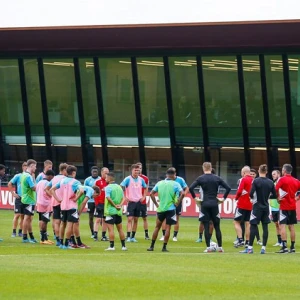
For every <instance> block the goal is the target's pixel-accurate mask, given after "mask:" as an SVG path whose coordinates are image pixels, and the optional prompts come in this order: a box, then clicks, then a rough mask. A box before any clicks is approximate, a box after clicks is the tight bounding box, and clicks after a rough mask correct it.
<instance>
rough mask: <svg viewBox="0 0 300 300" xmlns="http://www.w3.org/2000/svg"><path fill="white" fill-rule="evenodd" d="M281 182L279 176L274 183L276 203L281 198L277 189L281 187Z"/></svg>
mask: <svg viewBox="0 0 300 300" xmlns="http://www.w3.org/2000/svg"><path fill="white" fill-rule="evenodd" d="M282 183H283V181H282V180H281V178H279V179H278V180H277V182H276V184H275V191H276V197H275V198H277V201H278V203H279V202H280V201H281V200H282V199H281V198H280V195H279V189H280V188H281V187H282Z"/></svg>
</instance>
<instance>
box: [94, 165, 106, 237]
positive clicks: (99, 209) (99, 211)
mask: <svg viewBox="0 0 300 300" xmlns="http://www.w3.org/2000/svg"><path fill="white" fill-rule="evenodd" d="M108 172H109V170H108V168H105V167H103V168H102V169H101V177H100V178H99V179H98V180H96V181H95V185H96V186H97V187H99V189H100V195H99V196H97V197H95V206H96V210H95V216H96V220H95V224H94V241H98V230H99V225H100V224H101V226H102V237H101V241H104V242H106V241H108V238H107V237H106V229H107V226H106V223H105V222H104V201H105V192H104V189H105V187H106V186H107V182H106V174H108Z"/></svg>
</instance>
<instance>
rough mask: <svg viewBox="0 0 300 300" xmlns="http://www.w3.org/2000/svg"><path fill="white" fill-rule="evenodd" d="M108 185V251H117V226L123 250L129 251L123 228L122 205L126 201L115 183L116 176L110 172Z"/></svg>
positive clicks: (106, 212) (106, 190)
mask: <svg viewBox="0 0 300 300" xmlns="http://www.w3.org/2000/svg"><path fill="white" fill-rule="evenodd" d="M106 180H107V183H108V185H107V186H106V187H105V208H104V210H105V222H106V224H107V228H108V234H109V247H108V248H107V249H105V250H106V251H114V250H115V234H114V225H116V227H117V230H118V233H119V237H120V241H121V245H122V250H123V251H127V248H126V245H125V234H124V232H123V228H122V205H123V203H124V201H125V198H124V193H123V190H122V188H121V187H120V186H119V185H118V184H116V182H115V174H114V173H112V172H109V173H108V174H107V176H106Z"/></svg>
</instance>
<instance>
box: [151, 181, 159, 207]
mask: <svg viewBox="0 0 300 300" xmlns="http://www.w3.org/2000/svg"><path fill="white" fill-rule="evenodd" d="M157 191H158V189H157V185H155V187H154V188H153V189H152V191H151V193H150V198H151V200H152V202H153V203H154V205H155V206H156V207H158V203H157V201H156V198H155V194H156V193H157Z"/></svg>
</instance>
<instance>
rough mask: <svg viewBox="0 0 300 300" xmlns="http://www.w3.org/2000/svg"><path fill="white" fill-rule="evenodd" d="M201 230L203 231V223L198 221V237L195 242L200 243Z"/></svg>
mask: <svg viewBox="0 0 300 300" xmlns="http://www.w3.org/2000/svg"><path fill="white" fill-rule="evenodd" d="M203 232H204V224H203V222H200V223H199V236H198V239H197V240H196V243H202V237H203Z"/></svg>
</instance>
